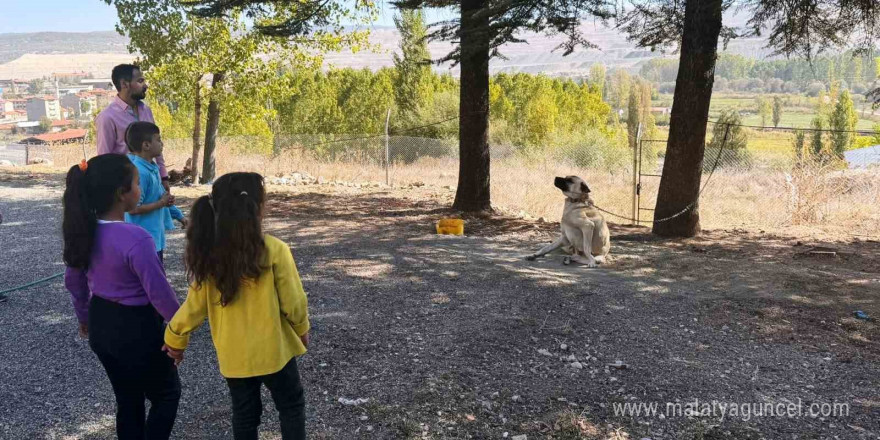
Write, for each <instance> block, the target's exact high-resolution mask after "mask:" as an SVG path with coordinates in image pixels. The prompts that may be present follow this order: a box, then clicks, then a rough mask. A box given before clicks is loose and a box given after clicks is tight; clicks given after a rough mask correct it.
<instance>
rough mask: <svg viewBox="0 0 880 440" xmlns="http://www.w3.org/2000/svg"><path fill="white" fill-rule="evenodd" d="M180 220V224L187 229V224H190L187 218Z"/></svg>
mask: <svg viewBox="0 0 880 440" xmlns="http://www.w3.org/2000/svg"><path fill="white" fill-rule="evenodd" d="M178 222H180V226H182V227H183V228H184V229H186V227H187V225H189V222H188V221H187V220H186V219H185V218H182V219H180V220H178Z"/></svg>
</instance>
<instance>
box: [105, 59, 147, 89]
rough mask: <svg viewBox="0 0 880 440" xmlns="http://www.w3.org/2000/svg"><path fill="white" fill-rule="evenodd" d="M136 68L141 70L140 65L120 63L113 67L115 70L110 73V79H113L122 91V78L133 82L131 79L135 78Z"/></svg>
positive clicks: (114, 84)
mask: <svg viewBox="0 0 880 440" xmlns="http://www.w3.org/2000/svg"><path fill="white" fill-rule="evenodd" d="M135 70H141V68H140V66H138V65H136V64H120V65H118V66H116V67H114V68H113V72H111V73H110V80H111V81H113V86H114V87H116V91H117V92H121V91H122V80H125V81H128V82H131V79H132V78H134V71H135Z"/></svg>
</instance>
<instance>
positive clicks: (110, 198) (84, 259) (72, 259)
mask: <svg viewBox="0 0 880 440" xmlns="http://www.w3.org/2000/svg"><path fill="white" fill-rule="evenodd" d="M134 173H135V168H134V165H132V163H131V161H129V160H128V158H127V157H125V156H123V155H121V154H104V155H101V156H96V157H93V158H92V159H91V160H89V161H88V162H83V163H82V164H81V165H74V166H72V167H70V170H69V171H68V172H67V181H66V187H65V188H64V196H63V198H62V205H63V206H64V219H63V220H62V223H61V232H62V235H63V236H64V255H63V258H64V264H66V265H67V266H69V267H73V268H77V269H88V267H89V260H91V257H92V247H93V246H94V242H95V231H96V229H97V227H98V217H99V216H101V215H103V214H104V213H106V212H107V211H109V210H110V209H112V208H113V206H114V205H115V204H116V202H117V201H118V200H119V196H120V195H121V194H125V193H128V192H129V191H131V189H132V181H133V179H134Z"/></svg>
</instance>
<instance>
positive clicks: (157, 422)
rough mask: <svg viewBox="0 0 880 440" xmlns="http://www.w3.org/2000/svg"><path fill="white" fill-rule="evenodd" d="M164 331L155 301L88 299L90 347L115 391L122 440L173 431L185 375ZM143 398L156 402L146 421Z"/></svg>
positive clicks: (159, 436)
mask: <svg viewBox="0 0 880 440" xmlns="http://www.w3.org/2000/svg"><path fill="white" fill-rule="evenodd" d="M164 330H165V328H164V325H163V323H162V318H161V316H159V313H157V312H156V309H154V308H153V306H149V305H147V306H124V305H121V304H117V303H114V302H111V301H107V300H105V299H103V298H100V297H97V296H92V300H91V302H90V303H89V346H91V347H92V351H94V352H95V354H96V355H98V359H99V360H100V361H101V364H102V365H104V369H105V370H106V371H107V377H108V378H110V384H111V385H112V386H113V393H114V394H116V435H117V436H118V437H119V439H120V440H129V439H133V440H142V439H148V440H153V439H162V440H166V439H168V438H169V437H170V436H171V428H172V427H173V426H174V419H175V418H176V417H177V405H178V402H179V401H180V379H179V378H178V376H177V368H176V367H175V366H174V362H173V361H172V360H171V359H170V358H169V357H168V356H167V355H166V354H165V353H164V352H163V351H162V344H163V336H164ZM144 399H147V400H149V401H150V404H151V405H150V413H149V415H148V416H147V417H146V420H144V411H145V407H146V405H145V403H144Z"/></svg>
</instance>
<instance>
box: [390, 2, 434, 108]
mask: <svg viewBox="0 0 880 440" xmlns="http://www.w3.org/2000/svg"><path fill="white" fill-rule="evenodd" d="M394 25H395V26H396V27H397V31H398V32H399V33H400V54H397V53H395V54H394V56H393V58H394V68H395V69H396V70H397V78H396V81H395V84H394V92H395V100H396V102H397V107H398V109H399V110H400V111H401V113H403V114H404V119H406V120H408V121H411V120H413V119H415V118H414V116H415V115H417V114H418V113H419V111H420V109H421V107H422V106H424V105H430V101H431V94H432V92H433V87H432V82H431V75H432V72H431V66H430V62H431V55H430V53H428V40H427V38H428V28H427V26H426V25H425V14H424V12H422V11H421V10H402V11H400V13H399V15H397V16H395V17H394Z"/></svg>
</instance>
